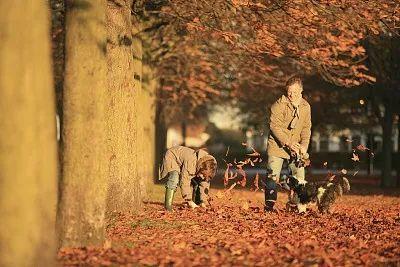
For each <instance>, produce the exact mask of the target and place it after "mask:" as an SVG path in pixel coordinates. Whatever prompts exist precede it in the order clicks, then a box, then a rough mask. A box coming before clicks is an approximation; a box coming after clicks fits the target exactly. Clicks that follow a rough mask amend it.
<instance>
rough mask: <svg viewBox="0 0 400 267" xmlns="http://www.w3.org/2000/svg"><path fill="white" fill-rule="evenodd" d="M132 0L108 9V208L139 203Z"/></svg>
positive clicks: (137, 48)
mask: <svg viewBox="0 0 400 267" xmlns="http://www.w3.org/2000/svg"><path fill="white" fill-rule="evenodd" d="M131 5H132V0H124V1H122V0H120V1H109V2H108V9H107V34H108V40H109V41H108V44H107V63H108V72H107V78H108V95H109V103H108V112H107V114H108V116H107V124H108V149H109V153H108V155H109V156H108V164H107V166H108V172H109V173H108V175H109V185H108V193H107V211H109V212H112V211H128V210H132V209H135V210H136V209H137V208H139V207H140V206H141V204H142V194H143V190H144V188H143V185H142V183H141V177H140V176H138V150H139V145H140V142H141V141H139V139H138V135H139V133H138V132H139V131H140V129H139V128H138V115H139V114H141V116H147V114H145V113H143V108H145V106H144V105H141V106H140V112H139V111H138V107H139V106H138V98H139V95H140V92H141V76H142V66H141V61H140V60H141V43H140V42H138V40H137V39H136V38H133V36H132V27H133V26H132V24H133V23H132V16H131Z"/></svg>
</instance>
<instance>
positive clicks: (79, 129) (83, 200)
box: [58, 0, 108, 246]
mask: <svg viewBox="0 0 400 267" xmlns="http://www.w3.org/2000/svg"><path fill="white" fill-rule="evenodd" d="M105 17H106V1H105V0H95V1H85V0H80V1H67V6H66V44H65V52H66V53H65V80H64V81H65V82H64V90H63V93H64V94H63V109H64V111H63V124H64V126H63V131H62V140H63V143H62V146H63V155H62V164H63V168H62V171H63V175H62V179H61V185H60V189H61V196H60V202H59V213H58V229H59V235H60V245H62V246H86V245H100V244H101V243H102V242H103V240H104V214H105V204H106V202H105V199H106V187H107V178H108V176H107V162H108V161H107V146H106V130H107V127H106V126H107V125H106V116H105V112H106V105H107V102H106V96H107V83H106V82H107V81H106V75H107V65H106V38H107V36H106V29H105V26H104V25H105Z"/></svg>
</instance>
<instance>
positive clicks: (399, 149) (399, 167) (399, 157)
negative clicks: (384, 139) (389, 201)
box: [396, 112, 400, 187]
mask: <svg viewBox="0 0 400 267" xmlns="http://www.w3.org/2000/svg"><path fill="white" fill-rule="evenodd" d="M397 115H398V116H399V119H398V120H397V139H398V140H397V158H396V159H397V164H396V166H397V187H400V112H399V113H398V114H397Z"/></svg>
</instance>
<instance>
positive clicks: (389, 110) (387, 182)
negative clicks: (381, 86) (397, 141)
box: [382, 101, 395, 187]
mask: <svg viewBox="0 0 400 267" xmlns="http://www.w3.org/2000/svg"><path fill="white" fill-rule="evenodd" d="M387 102H388V103H386V106H385V115H384V118H383V144H382V153H383V166H382V186H383V187H392V186H394V185H395V181H394V179H393V176H392V152H393V142H392V135H393V116H394V113H393V107H392V104H391V103H390V101H387Z"/></svg>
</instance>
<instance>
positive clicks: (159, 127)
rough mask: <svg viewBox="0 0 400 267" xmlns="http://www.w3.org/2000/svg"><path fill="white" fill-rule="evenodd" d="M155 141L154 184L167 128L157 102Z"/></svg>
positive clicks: (156, 180) (160, 106) (164, 148)
mask: <svg viewBox="0 0 400 267" xmlns="http://www.w3.org/2000/svg"><path fill="white" fill-rule="evenodd" d="M154 138H155V140H156V147H155V153H156V165H155V170H154V171H155V174H156V178H155V182H158V178H159V177H158V168H159V166H160V165H161V163H162V160H163V157H164V153H165V152H166V150H167V126H166V123H165V119H164V116H163V106H162V104H161V103H160V102H159V101H157V103H156V117H155V137H154Z"/></svg>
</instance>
